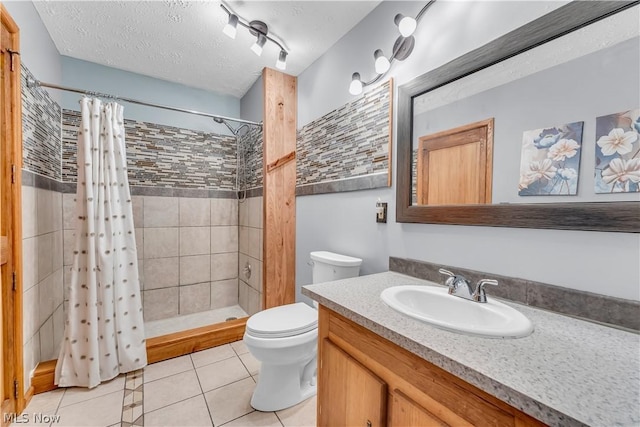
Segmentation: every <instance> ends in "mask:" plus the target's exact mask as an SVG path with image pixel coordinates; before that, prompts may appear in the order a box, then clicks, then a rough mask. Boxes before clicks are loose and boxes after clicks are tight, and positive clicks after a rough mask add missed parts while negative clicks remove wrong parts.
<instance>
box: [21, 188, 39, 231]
mask: <svg viewBox="0 0 640 427" xmlns="http://www.w3.org/2000/svg"><path fill="white" fill-rule="evenodd" d="M37 235H38V212H37V201H36V188H34V187H29V186H26V185H23V186H22V238H23V239H26V238H28V237H33V236H37Z"/></svg>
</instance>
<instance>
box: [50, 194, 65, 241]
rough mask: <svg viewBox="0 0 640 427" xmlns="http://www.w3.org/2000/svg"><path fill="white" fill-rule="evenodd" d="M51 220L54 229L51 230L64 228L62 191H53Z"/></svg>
mask: <svg viewBox="0 0 640 427" xmlns="http://www.w3.org/2000/svg"><path fill="white" fill-rule="evenodd" d="M50 193H51V220H52V222H53V229H52V230H51V231H60V230H62V224H63V223H62V193H58V192H57V191H51V192H50Z"/></svg>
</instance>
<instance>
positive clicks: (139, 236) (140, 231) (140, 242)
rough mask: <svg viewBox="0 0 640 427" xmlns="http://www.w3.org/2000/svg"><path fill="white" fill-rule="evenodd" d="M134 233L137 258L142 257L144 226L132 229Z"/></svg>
mask: <svg viewBox="0 0 640 427" xmlns="http://www.w3.org/2000/svg"><path fill="white" fill-rule="evenodd" d="M133 232H134V234H135V235H136V251H137V252H138V259H143V258H144V228H140V229H138V230H134V231H133Z"/></svg>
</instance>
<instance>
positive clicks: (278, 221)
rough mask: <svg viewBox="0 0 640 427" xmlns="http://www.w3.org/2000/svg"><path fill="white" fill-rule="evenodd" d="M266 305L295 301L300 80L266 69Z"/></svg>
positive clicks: (264, 133)
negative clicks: (298, 83) (297, 117)
mask: <svg viewBox="0 0 640 427" xmlns="http://www.w3.org/2000/svg"><path fill="white" fill-rule="evenodd" d="M262 77H263V82H264V83H263V84H264V98H263V99H264V120H263V121H264V128H263V138H264V161H263V173H264V175H263V176H264V190H263V219H264V221H263V224H264V230H263V233H264V235H263V237H264V238H263V262H262V268H263V275H262V277H263V281H262V283H263V292H262V308H263V309H267V308H270V307H276V306H279V305H283V304H290V303H292V302H294V301H295V299H296V279H295V273H296V262H295V260H296V159H295V151H296V128H297V119H296V116H297V110H298V108H297V79H296V78H295V77H293V76H290V75H287V74H284V73H281V72H279V71H276V70H272V69H269V68H265V69H264V70H263V72H262Z"/></svg>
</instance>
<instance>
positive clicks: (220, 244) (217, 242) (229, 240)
mask: <svg viewBox="0 0 640 427" xmlns="http://www.w3.org/2000/svg"><path fill="white" fill-rule="evenodd" d="M223 252H238V227H236V226H219V227H211V253H212V254H216V253H223Z"/></svg>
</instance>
